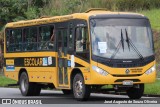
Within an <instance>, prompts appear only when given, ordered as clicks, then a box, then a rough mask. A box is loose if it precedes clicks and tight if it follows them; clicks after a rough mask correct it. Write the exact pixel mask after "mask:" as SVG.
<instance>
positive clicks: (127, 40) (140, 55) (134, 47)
mask: <svg viewBox="0 0 160 107" xmlns="http://www.w3.org/2000/svg"><path fill="white" fill-rule="evenodd" d="M125 32H126V42H127V44H128V49H129V51H130V45H131V47H132V48H133V50H134V51H135V52H136V53H137V55H138V56H139V57H140V59H144V57H143V56H142V54H141V53H140V52H139V51H138V49H137V48H136V46H135V45H134V44H133V42H132V41H131V39H130V38H129V37H128V32H127V30H126V29H125Z"/></svg>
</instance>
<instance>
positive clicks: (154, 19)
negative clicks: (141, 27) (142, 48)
mask: <svg viewBox="0 0 160 107" xmlns="http://www.w3.org/2000/svg"><path fill="white" fill-rule="evenodd" d="M138 13H141V14H143V15H145V16H147V17H148V18H149V20H150V22H151V26H152V28H153V29H154V30H160V23H159V21H160V9H151V10H145V11H138Z"/></svg>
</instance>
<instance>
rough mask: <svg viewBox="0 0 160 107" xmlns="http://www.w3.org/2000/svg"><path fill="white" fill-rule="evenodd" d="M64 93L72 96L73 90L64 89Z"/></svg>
mask: <svg viewBox="0 0 160 107" xmlns="http://www.w3.org/2000/svg"><path fill="white" fill-rule="evenodd" d="M62 92H63V94H65V95H70V94H72V91H71V90H66V89H62Z"/></svg>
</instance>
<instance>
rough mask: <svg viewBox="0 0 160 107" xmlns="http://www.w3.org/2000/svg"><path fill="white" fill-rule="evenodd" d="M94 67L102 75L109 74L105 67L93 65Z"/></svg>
mask: <svg viewBox="0 0 160 107" xmlns="http://www.w3.org/2000/svg"><path fill="white" fill-rule="evenodd" d="M92 69H93V70H94V71H96V72H98V73H99V74H101V75H104V76H106V75H108V72H106V71H104V70H103V69H101V68H99V67H97V66H92Z"/></svg>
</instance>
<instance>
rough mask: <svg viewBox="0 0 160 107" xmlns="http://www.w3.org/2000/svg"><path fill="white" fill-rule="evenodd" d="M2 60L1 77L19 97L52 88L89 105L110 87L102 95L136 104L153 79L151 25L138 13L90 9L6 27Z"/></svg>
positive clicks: (154, 75)
mask: <svg viewBox="0 0 160 107" xmlns="http://www.w3.org/2000/svg"><path fill="white" fill-rule="evenodd" d="M4 60H5V64H4V72H5V76H6V77H8V78H11V79H14V80H17V81H18V84H19V86H20V91H21V93H22V95H23V96H34V95H39V94H40V92H41V89H42V88H44V87H50V88H56V89H61V90H62V91H63V93H64V94H72V93H73V95H74V97H75V98H76V99H77V100H87V99H88V98H89V96H90V93H92V92H96V91H97V90H98V91H100V90H101V89H102V87H103V86H104V85H112V86H113V87H112V88H110V89H106V91H116V92H117V91H124V92H126V93H127V95H128V96H129V98H131V99H139V98H141V97H142V95H143V92H144V84H145V83H153V82H154V81H155V79H156V69H155V55H154V46H153V35H152V31H151V27H150V22H149V20H148V18H147V17H145V16H144V15H141V14H137V13H128V12H111V11H106V10H103V9H90V10H88V11H86V12H84V13H75V14H71V15H65V16H55V17H45V18H39V19H34V20H25V21H18V22H12V23H8V24H7V25H6V26H5V37H4Z"/></svg>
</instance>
